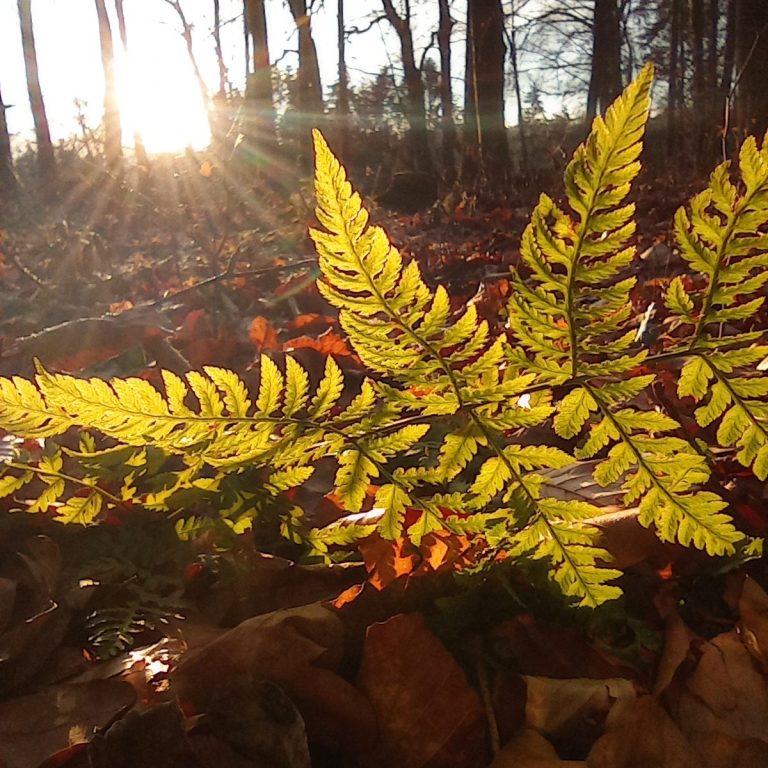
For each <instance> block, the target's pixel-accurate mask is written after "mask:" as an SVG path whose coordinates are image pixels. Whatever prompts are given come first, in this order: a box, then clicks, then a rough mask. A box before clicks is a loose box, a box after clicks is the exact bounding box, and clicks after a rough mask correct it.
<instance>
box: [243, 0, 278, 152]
mask: <svg viewBox="0 0 768 768" xmlns="http://www.w3.org/2000/svg"><path fill="white" fill-rule="evenodd" d="M264 2H265V0H245V12H246V18H247V22H248V32H249V34H250V36H251V41H252V48H253V73H252V74H251V76H250V78H249V79H248V86H247V89H246V120H245V126H244V127H245V134H246V138H248V139H250V140H251V141H252V142H253V143H254V145H265V146H268V147H272V148H274V147H275V146H276V143H277V134H276V131H275V103H274V94H273V92H272V70H271V67H270V60H269V43H268V41H267V16H266V11H265V8H264Z"/></svg>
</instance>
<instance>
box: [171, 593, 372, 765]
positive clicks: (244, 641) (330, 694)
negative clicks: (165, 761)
mask: <svg viewBox="0 0 768 768" xmlns="http://www.w3.org/2000/svg"><path fill="white" fill-rule="evenodd" d="M343 644H344V627H343V625H342V623H341V621H340V619H339V618H338V616H337V615H336V614H335V613H334V612H332V611H331V610H329V609H328V608H325V607H323V606H322V605H320V604H317V603H315V604H311V605H305V606H301V607H300V608H292V609H288V610H283V611H275V612H274V613H267V614H264V615H263V616H255V617H253V618H252V619H248V620H247V621H244V622H242V623H241V624H239V625H238V626H237V627H235V628H234V629H232V630H230V631H229V632H227V633H225V634H224V635H222V636H221V637H219V638H217V639H216V640H214V641H213V642H212V643H210V644H208V645H207V646H205V647H204V648H201V649H199V650H198V651H196V652H195V653H193V654H191V655H190V656H187V657H184V658H182V660H181V663H180V664H179V665H178V667H177V668H176V669H175V670H174V672H173V673H172V676H171V678H172V682H173V686H174V689H175V691H176V693H177V695H178V696H179V698H180V700H181V701H182V702H190V703H191V704H192V705H194V708H195V709H196V710H197V711H200V712H202V711H205V708H206V706H207V704H208V702H209V700H210V698H211V696H212V695H213V694H214V693H215V692H216V691H217V690H220V688H221V686H222V685H224V684H226V683H227V682H228V681H234V680H240V679H247V678H249V677H251V678H253V679H258V678H260V679H263V680H269V681H271V682H275V683H277V684H278V685H280V687H281V688H283V689H284V690H285V692H286V693H287V694H288V696H290V698H291V699H292V700H293V701H294V702H295V704H296V706H297V707H298V709H299V711H300V712H301V714H302V716H303V718H304V722H305V723H306V726H307V733H308V734H309V736H310V739H315V740H318V741H320V742H322V743H324V744H329V745H332V746H334V747H336V748H338V747H341V748H342V749H345V750H347V751H350V752H355V751H359V750H361V749H364V748H365V747H367V746H368V745H369V744H370V743H371V741H372V740H373V738H374V733H375V721H374V717H373V712H372V711H371V707H370V704H369V703H368V702H367V701H366V699H365V697H364V696H363V695H362V694H361V693H360V692H359V691H358V690H357V689H356V688H355V687H354V686H352V685H350V684H349V683H348V682H346V681H345V680H344V679H343V678H342V677H340V676H339V675H338V674H336V672H335V671H333V670H334V669H335V668H336V667H337V666H338V665H339V664H340V663H341V659H342V656H343V652H344V649H343Z"/></svg>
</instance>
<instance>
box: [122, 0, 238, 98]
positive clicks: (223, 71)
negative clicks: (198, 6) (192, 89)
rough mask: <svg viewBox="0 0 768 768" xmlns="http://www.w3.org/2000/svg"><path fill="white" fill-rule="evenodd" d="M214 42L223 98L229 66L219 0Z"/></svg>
mask: <svg viewBox="0 0 768 768" xmlns="http://www.w3.org/2000/svg"><path fill="white" fill-rule="evenodd" d="M121 2H122V0H121ZM213 42H214V47H215V48H216V63H217V64H218V66H219V93H218V95H219V97H220V98H221V99H224V98H225V97H226V95H227V66H226V64H224V54H223V53H222V51H221V8H220V6H219V0H213Z"/></svg>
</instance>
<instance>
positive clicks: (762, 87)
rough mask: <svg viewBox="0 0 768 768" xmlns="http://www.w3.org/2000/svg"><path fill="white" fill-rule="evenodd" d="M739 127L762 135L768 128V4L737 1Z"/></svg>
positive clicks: (737, 110) (741, 130)
mask: <svg viewBox="0 0 768 768" xmlns="http://www.w3.org/2000/svg"><path fill="white" fill-rule="evenodd" d="M735 61H736V72H737V77H738V82H737V83H736V102H735V105H736V108H735V118H736V119H735V127H737V128H738V130H739V131H740V132H741V133H742V134H756V135H757V136H758V137H760V138H762V136H763V134H764V133H765V131H766V130H768V81H767V80H766V71H768V3H767V2H765V0H736V51H735Z"/></svg>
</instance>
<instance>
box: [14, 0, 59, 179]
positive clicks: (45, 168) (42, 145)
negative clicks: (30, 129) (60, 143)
mask: <svg viewBox="0 0 768 768" xmlns="http://www.w3.org/2000/svg"><path fill="white" fill-rule="evenodd" d="M18 5H19V22H20V24H21V44H22V47H23V50H24V68H25V70H26V74H27V92H28V93H29V105H30V107H31V109H32V119H33V120H34V123H35V139H36V141H37V164H38V169H39V172H40V178H41V179H43V180H45V181H52V180H53V179H54V178H55V176H56V161H55V159H54V156H53V143H52V142H51V131H50V128H49V127H48V115H47V114H46V112H45V102H44V101H43V92H42V89H41V88H40V75H39V73H38V68H37V50H36V47H35V33H34V27H33V24H32V0H18Z"/></svg>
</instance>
